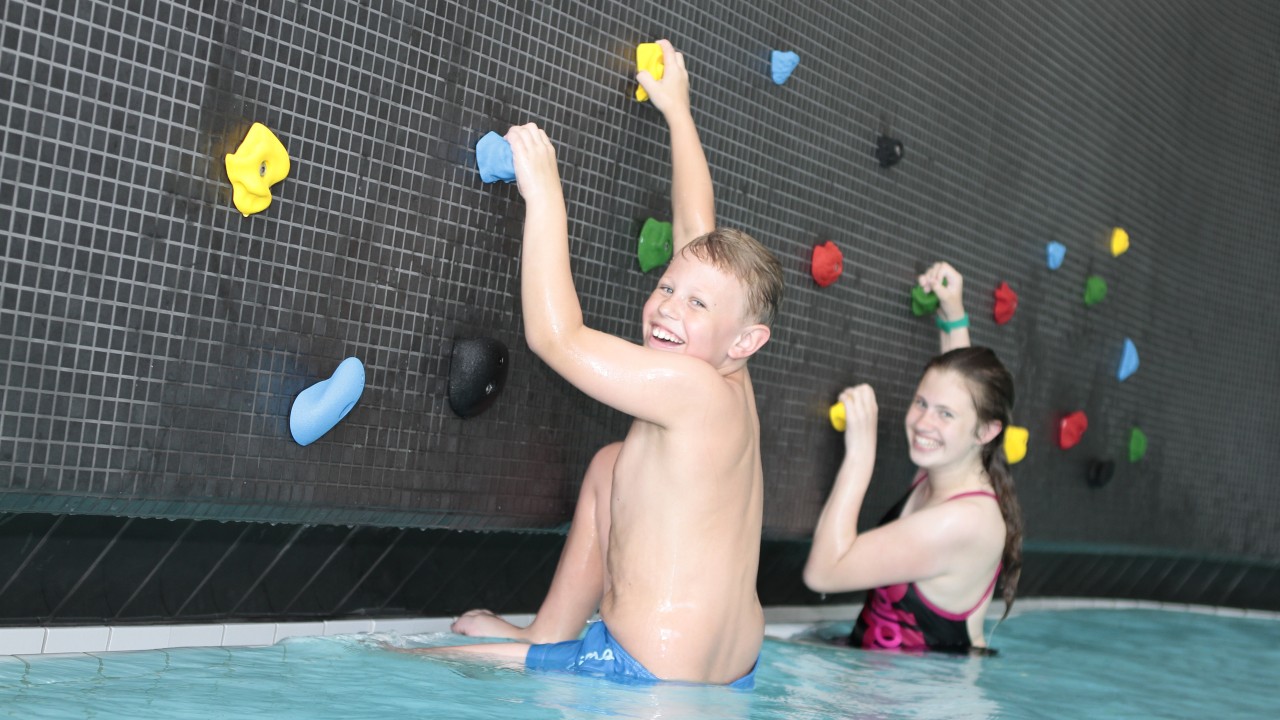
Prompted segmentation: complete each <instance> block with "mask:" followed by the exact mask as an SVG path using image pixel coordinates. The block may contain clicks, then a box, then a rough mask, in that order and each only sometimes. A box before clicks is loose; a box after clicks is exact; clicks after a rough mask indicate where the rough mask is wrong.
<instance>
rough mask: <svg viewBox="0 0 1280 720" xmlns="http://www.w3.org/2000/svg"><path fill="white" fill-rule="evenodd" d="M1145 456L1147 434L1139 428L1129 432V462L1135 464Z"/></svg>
mask: <svg viewBox="0 0 1280 720" xmlns="http://www.w3.org/2000/svg"><path fill="white" fill-rule="evenodd" d="M1146 456H1147V434H1146V433H1144V432H1142V430H1141V429H1140V428H1136V427H1135V428H1134V429H1132V430H1130V431H1129V462H1131V463H1136V462H1138V461H1139V460H1141V459H1142V458H1144V457H1146Z"/></svg>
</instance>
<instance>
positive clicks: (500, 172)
mask: <svg viewBox="0 0 1280 720" xmlns="http://www.w3.org/2000/svg"><path fill="white" fill-rule="evenodd" d="M476 167H478V168H480V179H481V180H483V181H485V182H487V183H491V182H497V181H499V180H501V181H503V182H508V183H513V182H515V181H516V166H515V163H514V162H513V161H512V160H511V143H508V142H507V139H506V138H504V137H502V136H501V135H499V134H498V133H496V132H493V131H492V130H490V131H489V134H488V135H485V136H484V137H482V138H480V142H478V143H476Z"/></svg>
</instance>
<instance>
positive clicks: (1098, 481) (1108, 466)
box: [1085, 459, 1116, 488]
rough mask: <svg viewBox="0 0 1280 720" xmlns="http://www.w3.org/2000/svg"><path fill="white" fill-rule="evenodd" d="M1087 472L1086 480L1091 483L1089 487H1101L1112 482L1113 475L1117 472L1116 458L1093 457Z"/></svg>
mask: <svg viewBox="0 0 1280 720" xmlns="http://www.w3.org/2000/svg"><path fill="white" fill-rule="evenodd" d="M1085 473H1086V475H1085V482H1087V483H1089V487H1095V488H1100V487H1102V486H1103V485H1106V484H1107V483H1109V482H1111V477H1112V476H1113V475H1115V474H1116V463H1115V461H1114V460H1098V459H1093V460H1090V461H1089V467H1088V469H1087V470H1086V471H1085Z"/></svg>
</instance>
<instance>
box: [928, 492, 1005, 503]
mask: <svg viewBox="0 0 1280 720" xmlns="http://www.w3.org/2000/svg"><path fill="white" fill-rule="evenodd" d="M974 495H985V496H987V497H989V498H991V499H992V500H995V501H996V502H999V501H1000V498H998V497H996V494H995V493H989V492H987V491H986V490H971V491H970V492H962V493H959V494H956V495H952V496H951V497H949V498H947V499H946V500H943V501H942V502H951V501H952V500H959V499H960V498H962V497H973V496H974Z"/></svg>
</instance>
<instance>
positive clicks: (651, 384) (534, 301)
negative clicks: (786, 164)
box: [432, 40, 782, 687]
mask: <svg viewBox="0 0 1280 720" xmlns="http://www.w3.org/2000/svg"><path fill="white" fill-rule="evenodd" d="M661 45H662V48H663V54H664V62H665V71H664V78H663V80H661V81H655V80H654V79H653V78H652V77H650V76H649V74H648V73H640V74H639V76H638V80H639V81H640V83H641V84H642V85H643V86H644V87H645V89H646V90H647V91H648V93H649V95H650V97H651V99H652V102H653V104H654V106H655V107H657V108H658V110H660V111H661V112H662V113H663V115H664V116H665V117H666V120H667V123H668V126H669V127H670V131H671V145H672V173H673V179H672V203H671V204H672V214H673V233H674V242H675V255H674V257H673V259H672V261H671V264H670V265H669V266H668V267H667V268H666V270H665V272H664V274H663V276H662V279H661V280H659V281H658V287H657V289H656V290H654V292H653V294H652V295H651V296H650V297H649V300H648V301H647V302H646V303H645V306H644V313H643V321H644V324H643V326H644V342H643V344H642V345H636V344H634V343H631V342H628V341H626V340H622V339H620V338H617V337H613V336H611V335H607V334H605V333H602V332H599V331H597V330H593V329H591V328H588V327H586V326H585V325H584V324H583V319H582V310H581V306H580V304H579V302H578V297H577V294H576V292H575V290H574V286H573V278H572V276H571V274H570V269H569V247H568V224H567V219H566V210H565V203H564V196H563V194H562V190H561V184H560V177H559V172H558V170H557V168H556V158H555V150H554V149H553V147H552V145H551V142H550V141H549V140H548V138H547V135H546V133H544V132H543V131H542V130H539V129H538V128H537V127H535V126H534V125H525V126H522V127H513V128H511V130H510V131H509V132H508V133H507V136H506V137H507V140H508V141H509V142H510V143H511V149H512V155H513V157H514V160H515V169H516V179H517V182H518V184H519V189H520V194H521V195H522V196H523V197H524V199H525V204H526V207H527V209H526V216H525V226H524V227H525V234H524V244H523V249H522V253H523V255H522V261H521V283H522V285H521V288H522V298H523V303H524V319H525V335H526V339H527V341H528V343H529V347H530V348H531V349H532V350H533V351H534V352H535V353H536V354H537V355H538V356H539V357H540V358H542V360H543V361H544V362H546V363H547V364H548V365H550V366H551V367H552V369H554V370H555V371H556V372H558V373H560V374H561V375H562V376H564V377H565V378H566V379H567V380H568V381H569V382H571V383H573V384H574V385H575V386H576V387H578V388H579V389H581V390H582V391H583V392H585V393H587V394H588V395H590V396H591V397H593V398H595V399H596V400H599V401H600V402H603V403H606V404H608V405H610V406H611V407H614V408H617V409H618V410H620V411H622V412H624V413H627V414H628V415H630V416H632V417H633V418H634V419H635V420H634V422H633V423H632V425H631V429H630V431H629V432H628V433H627V436H626V439H625V440H624V441H623V442H620V443H614V444H612V445H609V446H607V447H605V448H604V449H602V450H600V451H599V452H598V453H597V454H596V456H595V458H594V459H593V460H592V461H591V464H590V466H589V467H588V469H587V473H586V476H585V478H584V479H583V483H582V489H581V492H580V494H579V497H578V504H577V508H576V510H575V511H574V516H573V523H572V525H571V527H570V530H569V536H568V538H567V540H566V542H565V547H564V550H563V552H562V554H561V557H560V563H559V565H558V566H557V568H556V573H555V577H554V578H553V580H552V583H551V588H550V590H549V591H548V593H547V597H546V599H545V600H544V601H543V604H542V607H541V608H540V609H539V610H538V613H537V616H536V618H535V620H534V621H533V622H532V623H531V624H530V625H529V626H528V627H525V628H520V627H516V626H515V625H512V624H511V623H508V622H506V621H505V620H503V619H501V618H499V617H497V616H495V615H493V614H491V613H489V612H488V611H483V610H473V611H471V612H469V613H467V614H465V615H463V616H462V617H461V618H459V619H458V621H457V622H455V623H454V626H453V629H454V631H455V632H458V633H461V634H464V635H473V636H486V637H502V638H510V639H513V640H518V641H520V642H516V643H496V644H484V645H467V646H461V647H456V648H449V649H448V651H449V652H462V653H473V654H478V655H486V656H490V657H495V658H507V659H520V660H523V661H524V662H525V665H526V666H527V667H530V668H535V669H556V670H566V671H574V672H581V673H585V674H591V675H599V676H604V677H609V678H612V679H615V680H621V681H628V680H639V681H654V680H677V681H687V682H698V683H711V684H732V685H734V686H735V687H751V686H752V685H753V683H754V672H755V665H756V661H757V659H758V658H759V654H760V646H761V643H762V641H763V636H764V614H763V611H762V609H761V607H760V601H759V598H758V597H757V596H756V572H757V569H758V565H759V553H760V529H761V522H762V510H763V508H762V505H763V497H762V496H763V480H762V474H761V465H760V425H759V419H758V417H757V414H756V404H755V394H754V391H753V390H752V386H751V378H750V376H749V375H748V373H747V360H748V358H750V357H751V355H752V354H754V353H755V352H756V351H757V350H759V349H760V348H761V347H762V346H763V345H764V344H765V343H766V342H767V341H768V340H769V335H770V330H769V325H770V323H771V321H772V319H773V316H774V313H775V312H776V308H777V304H778V301H779V300H780V299H781V294H782V271H781V267H780V266H779V264H778V262H777V260H776V259H775V258H774V257H773V256H772V255H771V254H770V253H769V252H768V251H767V250H765V249H764V248H763V247H762V246H761V245H760V244H759V243H758V242H756V241H755V240H753V239H751V238H750V237H748V236H746V235H745V234H743V233H740V232H736V231H733V230H716V229H715V203H714V198H713V193H712V188H711V174H710V171H709V170H708V167H707V161H706V157H705V155H704V154H703V151H702V145H701V142H700V140H699V139H698V133H697V130H696V129H695V127H694V124H693V117H692V114H691V112H690V109H689V90H688V75H687V73H686V71H685V68H684V58H683V57H682V56H681V55H680V54H679V53H676V52H675V51H674V50H673V49H672V47H671V44H670V43H669V42H667V41H665V40H664V41H662V43H661ZM597 608H598V609H599V612H600V617H601V619H602V622H599V623H593V624H592V625H591V626H590V628H589V629H588V630H587V633H586V635H585V637H583V639H582V640H578V637H579V635H580V634H581V633H582V629H583V626H584V625H585V624H586V622H587V620H588V619H589V618H590V617H591V615H592V614H593V613H594V612H596V610H597ZM432 650H435V651H439V649H438V648H433V649H432Z"/></svg>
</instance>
